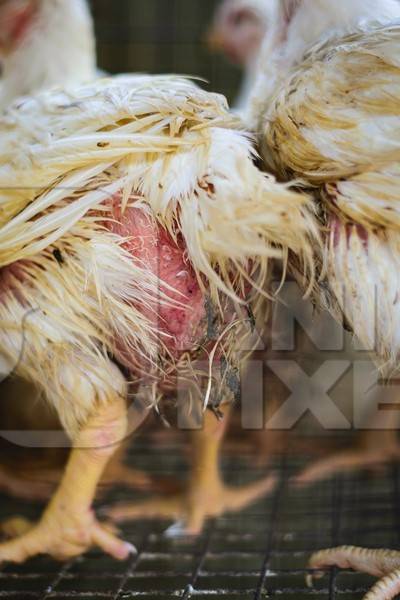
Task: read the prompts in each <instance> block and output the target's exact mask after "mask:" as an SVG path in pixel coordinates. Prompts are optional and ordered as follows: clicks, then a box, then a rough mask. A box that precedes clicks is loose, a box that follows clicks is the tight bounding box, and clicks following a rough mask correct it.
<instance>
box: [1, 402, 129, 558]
mask: <svg viewBox="0 0 400 600" xmlns="http://www.w3.org/2000/svg"><path fill="white" fill-rule="evenodd" d="M126 427H127V422H126V407H125V402H124V400H123V399H122V398H120V397H118V396H117V397H115V398H114V400H113V401H110V402H109V403H108V404H106V405H105V406H101V407H98V408H97V414H96V415H95V416H92V417H91V418H90V419H89V420H88V421H87V423H86V425H85V426H84V427H82V428H81V430H80V431H79V432H78V434H77V435H76V436H75V439H74V449H73V450H72V453H71V457H70V459H69V461H68V464H67V467H66V470H65V474H64V477H63V479H62V481H61V484H60V486H59V488H58V490H57V491H56V493H55V495H54V496H53V499H52V500H51V502H50V504H49V505H48V507H47V509H46V511H45V513H44V514H43V516H42V518H41V520H40V521H39V523H38V524H37V525H35V526H33V527H32V528H31V529H29V528H27V530H26V533H24V534H23V535H21V536H19V537H17V538H15V539H13V540H11V541H9V542H6V543H4V544H0V560H1V561H11V562H17V563H20V562H23V561H25V560H26V559H28V558H30V557H32V556H35V555H37V554H48V555H50V556H52V557H53V558H56V559H59V560H66V559H69V558H72V557H75V556H78V555H80V554H82V553H83V552H85V551H86V550H88V549H89V548H90V547H92V546H98V547H100V548H101V549H102V550H104V552H106V553H108V554H110V555H111V556H113V557H114V558H116V559H120V560H124V559H126V558H127V557H128V556H129V554H130V553H132V552H133V551H134V548H133V546H132V545H131V544H129V543H126V542H123V541H122V540H120V539H118V538H117V537H116V536H115V535H114V534H113V533H112V532H111V531H110V530H109V529H108V528H107V527H106V526H104V525H102V524H100V523H99V522H98V521H97V519H96V517H95V515H94V513H93V511H92V508H91V505H92V501H93V499H94V496H95V493H96V488H97V485H98V483H99V480H100V478H101V476H102V474H103V471H104V469H105V467H106V465H107V464H108V462H109V460H110V458H111V456H112V455H113V454H114V451H115V450H116V447H117V445H118V443H119V441H120V440H121V439H122V438H123V437H124V434H125V432H126Z"/></svg>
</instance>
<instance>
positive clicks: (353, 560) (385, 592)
mask: <svg viewBox="0 0 400 600" xmlns="http://www.w3.org/2000/svg"><path fill="white" fill-rule="evenodd" d="M335 566H336V567H339V568H341V569H352V570H354V571H360V572H362V573H367V574H368V575H373V576H375V577H381V579H380V580H379V581H378V582H377V583H376V584H375V585H374V587H373V588H372V589H371V590H370V591H369V592H368V593H367V594H366V595H365V596H364V600H390V599H391V598H394V597H395V596H397V595H398V594H399V593H400V552H397V551H394V550H368V549H366V548H357V547H355V546H342V547H339V548H333V549H331V550H322V551H320V552H317V553H316V554H314V555H313V556H312V557H311V559H310V568H311V569H313V570H315V571H317V574H316V575H311V576H310V577H309V581H310V582H312V578H313V577H314V576H320V573H318V571H319V570H323V569H327V568H329V567H335Z"/></svg>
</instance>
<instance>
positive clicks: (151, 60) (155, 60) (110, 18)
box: [92, 0, 241, 100]
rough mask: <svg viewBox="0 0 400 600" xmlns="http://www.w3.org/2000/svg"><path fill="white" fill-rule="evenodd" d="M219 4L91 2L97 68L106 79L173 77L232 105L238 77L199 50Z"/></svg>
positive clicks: (197, 0) (203, 0)
mask: <svg viewBox="0 0 400 600" xmlns="http://www.w3.org/2000/svg"><path fill="white" fill-rule="evenodd" d="M219 1H220V0H189V1H188V0H113V2H110V0H93V1H92V9H93V14H94V16H95V20H96V35H97V40H98V55H99V64H100V67H101V68H102V69H104V70H105V71H107V72H110V73H123V72H132V73H134V72H141V73H143V72H146V73H179V74H185V75H193V76H196V77H202V78H204V79H205V80H206V81H207V82H209V83H208V84H204V85H205V87H206V88H207V89H209V90H212V91H214V92H221V93H223V94H225V95H226V96H227V97H228V98H229V99H230V100H233V98H234V97H235V95H236V93H237V89H238V86H239V82H240V78H241V73H240V70H239V69H238V68H236V67H234V66H232V65H231V64H229V63H228V61H226V60H225V59H224V58H223V57H222V56H217V55H215V54H211V53H210V52H209V51H208V50H207V48H206V44H205V35H206V31H207V27H208V26H209V24H210V20H211V18H212V15H213V13H214V10H215V7H216V5H217V4H218V2H219Z"/></svg>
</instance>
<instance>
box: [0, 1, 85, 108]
mask: <svg viewBox="0 0 400 600" xmlns="http://www.w3.org/2000/svg"><path fill="white" fill-rule="evenodd" d="M19 5H20V6H19ZM18 10H21V11H27V13H28V16H27V23H26V26H25V28H24V31H23V33H22V34H21V36H20V38H18V39H17V40H13V39H11V40H8V45H9V47H7V48H6V49H5V52H4V55H2V56H1V62H2V76H1V80H0V108H2V109H3V108H5V107H7V106H8V105H9V104H10V102H12V100H14V99H15V98H17V97H19V96H23V95H25V94H30V93H33V92H36V91H39V90H41V89H46V88H50V87H52V86H54V85H59V84H63V85H65V86H68V85H72V84H80V83H85V82H88V81H90V80H91V79H93V78H94V77H96V76H97V71H96V48H95V39H94V31H93V22H92V18H91V15H90V11H89V8H88V6H87V2H86V0H6V1H5V2H4V3H3V5H2V6H1V7H0V46H1V41H2V38H3V37H4V38H8V37H9V36H10V30H11V29H12V26H13V21H16V22H17V18H20V17H18V16H15V15H16V14H17V13H16V11H18ZM0 55H1V54H0Z"/></svg>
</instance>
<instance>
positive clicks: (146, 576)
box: [0, 446, 400, 600]
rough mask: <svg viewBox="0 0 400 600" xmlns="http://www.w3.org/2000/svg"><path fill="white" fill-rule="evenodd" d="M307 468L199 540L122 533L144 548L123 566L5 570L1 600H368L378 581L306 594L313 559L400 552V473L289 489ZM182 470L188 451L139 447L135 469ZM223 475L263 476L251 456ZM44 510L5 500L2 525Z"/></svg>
mask: <svg viewBox="0 0 400 600" xmlns="http://www.w3.org/2000/svg"><path fill="white" fill-rule="evenodd" d="M303 462H304V460H303V459H302V460H300V459H296V460H295V461H290V460H289V461H288V462H282V463H281V464H279V465H276V468H277V470H278V472H279V473H280V484H279V486H278V488H277V490H276V491H275V493H274V495H273V496H272V497H270V498H267V499H265V500H263V501H262V502H260V503H258V504H257V505H256V506H253V507H252V508H251V509H248V510H246V511H244V512H242V513H241V514H240V515H229V516H224V517H223V518H220V519H218V520H215V521H212V522H209V523H208V525H207V527H206V529H205V531H204V532H203V535H202V536H201V537H199V538H196V539H194V538H178V539H169V538H168V537H167V536H165V535H164V532H165V530H166V528H167V527H168V525H169V524H170V523H166V522H158V523H154V522H145V521H141V522H136V523H129V524H127V525H126V526H124V527H123V531H124V534H125V539H127V540H129V541H131V542H132V543H134V544H135V545H136V546H137V548H138V550H139V554H138V555H137V556H135V557H132V558H131V559H130V560H129V561H127V562H125V563H118V562H115V561H113V560H111V559H109V558H108V557H106V556H104V555H102V554H100V553H97V552H92V553H90V554H88V555H86V556H85V557H82V558H78V559H75V560H73V561H71V562H68V563H66V564H64V565H60V564H59V563H56V562H53V561H51V560H49V559H47V558H37V559H34V560H31V561H30V562H28V563H26V564H25V565H20V566H19V565H7V566H4V567H3V568H2V570H1V571H0V598H13V599H18V600H29V599H31V598H32V599H33V598H35V599H41V600H47V599H49V600H50V599H57V600H67V599H70V598H74V599H75V600H89V599H93V598H99V599H101V598H110V599H113V600H128V599H130V598H146V599H148V600H150V599H154V600H165V599H167V598H171V599H172V598H181V599H182V600H189V599H190V598H196V600H206V599H209V598H210V597H214V598H223V599H224V600H246V599H252V600H258V599H261V598H271V597H274V596H277V597H279V598H280V599H282V600H284V599H285V598H290V599H292V600H294V599H296V600H302V599H303V598H310V597H313V598H314V599H318V598H321V599H322V598H330V599H334V598H337V599H339V598H340V599H341V600H350V599H351V598H352V599H353V598H356V599H357V598H361V597H362V595H363V593H364V592H365V591H366V590H367V589H368V587H370V585H371V584H372V582H373V579H372V578H369V577H367V576H364V575H359V574H354V573H349V572H340V571H338V570H337V569H333V570H331V571H329V572H327V574H326V576H325V577H324V578H323V579H321V580H318V581H317V582H316V584H315V588H314V589H308V588H307V586H306V584H305V575H306V573H307V570H306V565H307V559H308V557H309V555H310V553H312V552H313V551H314V550H317V549H321V548H323V547H329V546H332V545H338V544H344V543H346V544H357V545H366V546H369V547H382V546H384V547H391V548H393V549H396V548H399V546H400V510H399V509H400V502H399V500H400V479H399V470H398V468H397V466H388V467H387V468H385V469H383V470H382V472H380V473H379V474H378V475H376V476H374V477H371V476H370V475H367V474H362V473H358V474H355V475H351V476H350V475H346V476H343V477H342V476H341V477H336V478H335V479H332V480H329V481H326V482H322V483H318V484H315V485H313V486H312V487H308V488H306V489H300V490H298V489H292V488H290V487H289V486H288V478H289V476H290V475H291V474H292V473H293V472H294V471H295V470H297V469H298V468H299V467H300V466H301V464H302V463H303ZM183 465H184V458H183V456H182V449H181V448H177V447H173V448H169V449H168V451H166V449H165V448H163V449H162V452H161V451H160V447H158V449H157V450H154V449H153V450H150V451H149V450H148V448H145V447H144V448H142V449H141V448H138V447H137V446H135V466H136V467H140V468H146V469H147V470H148V471H149V470H150V472H152V474H153V475H155V474H157V473H160V472H161V471H162V474H163V475H168V474H171V475H173V474H175V475H177V474H180V475H182V472H183V470H184V466H183ZM224 471H225V473H226V477H227V479H228V480H229V481H230V482H231V483H232V484H233V483H236V484H239V483H244V482H245V481H247V480H248V479H251V478H254V477H258V476H260V474H261V473H260V470H256V469H254V470H252V469H249V462H248V458H247V459H246V458H243V459H241V460H240V461H239V460H238V458H237V457H230V458H229V457H228V459H226V460H225V462H224ZM127 497H132V492H129V491H128V492H127V491H126V490H118V492H117V491H115V490H113V492H112V494H111V495H110V497H109V498H108V501H110V500H112V501H115V500H117V499H118V500H121V499H127ZM39 511H40V507H34V506H31V505H27V504H24V503H17V502H15V501H14V500H13V501H10V500H9V499H7V498H5V497H2V498H1V508H0V517H1V518H6V517H9V516H10V515H14V514H15V513H16V512H19V513H22V514H24V516H31V517H36V516H37V514H38V512H39Z"/></svg>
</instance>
